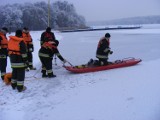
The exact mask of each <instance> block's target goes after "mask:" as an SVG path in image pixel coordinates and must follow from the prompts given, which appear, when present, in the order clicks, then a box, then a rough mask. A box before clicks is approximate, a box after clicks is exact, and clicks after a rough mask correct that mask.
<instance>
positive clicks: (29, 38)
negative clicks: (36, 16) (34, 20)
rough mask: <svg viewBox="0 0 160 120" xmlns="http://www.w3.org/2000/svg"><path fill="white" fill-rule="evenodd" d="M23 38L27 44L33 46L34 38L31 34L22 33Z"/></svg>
mask: <svg viewBox="0 0 160 120" xmlns="http://www.w3.org/2000/svg"><path fill="white" fill-rule="evenodd" d="M22 36H23V39H24V42H25V43H26V44H32V38H31V35H30V34H29V32H28V33H25V32H22Z"/></svg>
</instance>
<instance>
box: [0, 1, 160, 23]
mask: <svg viewBox="0 0 160 120" xmlns="http://www.w3.org/2000/svg"><path fill="white" fill-rule="evenodd" d="M38 1H46V2H47V3H48V0H1V2H0V5H5V4H8V3H10V4H13V3H24V2H38ZM50 1H51V2H54V1H56V0H50ZM60 1H64V0H60ZM65 1H68V2H69V3H72V4H73V5H74V6H75V8H76V10H77V13H78V14H80V15H82V16H84V17H85V19H86V21H97V20H98V21H100V20H111V19H117V18H124V17H135V16H146V15H160V0H65Z"/></svg>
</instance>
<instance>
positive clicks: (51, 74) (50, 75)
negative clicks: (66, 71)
mask: <svg viewBox="0 0 160 120" xmlns="http://www.w3.org/2000/svg"><path fill="white" fill-rule="evenodd" d="M48 77H49V78H53V77H56V75H54V74H53V73H48Z"/></svg>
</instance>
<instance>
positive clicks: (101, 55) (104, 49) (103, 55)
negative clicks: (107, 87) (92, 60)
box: [96, 33, 113, 66]
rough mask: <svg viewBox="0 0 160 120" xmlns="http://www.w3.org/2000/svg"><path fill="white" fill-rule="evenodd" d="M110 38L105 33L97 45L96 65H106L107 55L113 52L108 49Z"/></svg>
mask: <svg viewBox="0 0 160 120" xmlns="http://www.w3.org/2000/svg"><path fill="white" fill-rule="evenodd" d="M110 37H111V35H110V34H109V33H106V34H105V36H104V37H102V38H101V39H100V41H99V43H98V46H97V52H96V57H97V58H98V59H99V62H98V64H99V65H100V66H102V65H107V64H108V55H109V54H112V53H113V51H111V49H110Z"/></svg>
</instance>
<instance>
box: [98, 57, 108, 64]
mask: <svg viewBox="0 0 160 120" xmlns="http://www.w3.org/2000/svg"><path fill="white" fill-rule="evenodd" d="M107 64H108V59H107V58H99V65H100V66H102V65H107Z"/></svg>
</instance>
